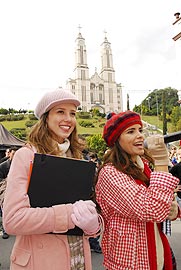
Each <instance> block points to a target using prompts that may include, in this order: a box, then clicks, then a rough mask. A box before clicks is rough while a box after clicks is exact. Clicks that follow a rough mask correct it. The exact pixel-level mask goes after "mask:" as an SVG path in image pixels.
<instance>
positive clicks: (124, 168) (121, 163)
mask: <svg viewBox="0 0 181 270" xmlns="http://www.w3.org/2000/svg"><path fill="white" fill-rule="evenodd" d="M142 157H143V158H144V159H147V160H148V161H149V162H150V163H151V164H154V161H153V159H152V158H151V156H150V155H149V154H148V151H147V150H146V149H145V150H144V155H143V156H142ZM107 163H111V164H112V165H113V166H114V167H115V168H116V169H117V170H119V171H121V172H123V173H125V174H127V175H130V176H132V177H133V178H134V179H139V180H142V181H143V182H145V183H146V184H147V185H148V183H149V179H148V177H147V176H146V175H145V174H144V173H143V171H142V170H141V168H139V167H138V166H137V165H136V164H135V163H134V162H133V161H132V160H131V157H130V155H129V154H128V153H126V152H125V151H124V150H123V149H122V147H121V146H120V144H119V142H118V141H117V142H116V143H115V145H114V146H113V147H112V148H111V149H109V150H108V151H107V152H106V154H105V155H104V158H103V166H104V165H106V164H107Z"/></svg>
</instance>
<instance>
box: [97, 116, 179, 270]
mask: <svg viewBox="0 0 181 270" xmlns="http://www.w3.org/2000/svg"><path fill="white" fill-rule="evenodd" d="M103 138H104V140H105V141H106V143H107V145H108V147H109V150H108V151H107V152H106V154H105V157H104V163H103V166H102V167H101V169H100V170H99V173H98V179H97V184H96V200H97V203H98V204H99V206H100V209H101V214H102V216H103V218H104V221H105V231H104V233H103V238H102V251H103V255H104V262H103V264H104V267H105V269H107V270H117V269H119V270H128V269H129V270H163V269H164V270H172V269H174V268H173V264H172V254H171V249H170V246H169V242H168V240H167V237H166V235H165V234H164V233H163V232H162V228H161V225H162V222H163V221H164V220H165V219H169V220H174V219H176V218H177V217H178V216H180V210H179V208H178V205H177V203H176V202H175V201H174V190H175V188H176V186H177V185H178V179H177V178H175V177H173V176H172V175H171V174H170V173H168V172H164V171H163V170H165V168H168V153H167V149H166V146H165V144H164V141H163V136H152V137H149V138H148V139H147V143H148V149H149V150H150V153H151V154H152V158H151V156H149V155H148V151H147V150H146V149H145V148H144V136H143V125H142V121H141V118H140V115H139V114H137V113H135V112H132V111H126V112H122V113H119V114H114V113H113V114H112V115H111V118H110V119H109V120H108V121H107V123H106V124H105V126H104V132H103ZM154 159H155V169H154V170H153V169H152V170H151V169H150V166H149V165H150V164H151V163H152V164H153V160H154ZM156 169H157V170H159V171H157V170H156Z"/></svg>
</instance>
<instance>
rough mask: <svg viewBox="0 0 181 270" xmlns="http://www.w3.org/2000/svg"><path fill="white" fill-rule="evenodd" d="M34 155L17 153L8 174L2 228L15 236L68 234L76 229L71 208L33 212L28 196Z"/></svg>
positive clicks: (59, 206)
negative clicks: (51, 233) (52, 233)
mask: <svg viewBox="0 0 181 270" xmlns="http://www.w3.org/2000/svg"><path fill="white" fill-rule="evenodd" d="M33 155H34V153H33V151H32V150H30V149H29V148H27V147H22V148H21V149H19V150H18V151H16V153H15V155H14V158H13V160H12V163H11V167H10V171H9V174H8V179H7V180H8V184H7V189H6V193H5V200H4V204H3V225H4V228H5V230H6V232H7V233H9V234H12V235H13V234H14V235H30V234H43V233H50V232H56V233H57V232H60V233H63V232H66V231H67V230H68V229H73V228H74V227H75V225H74V224H73V223H72V221H71V218H70V216H71V213H72V204H62V205H55V206H53V207H48V208H46V207H44V208H39V207H36V208H32V207H31V206H30V201H29V197H28V195H27V184H28V173H29V167H30V163H31V161H32V159H33Z"/></svg>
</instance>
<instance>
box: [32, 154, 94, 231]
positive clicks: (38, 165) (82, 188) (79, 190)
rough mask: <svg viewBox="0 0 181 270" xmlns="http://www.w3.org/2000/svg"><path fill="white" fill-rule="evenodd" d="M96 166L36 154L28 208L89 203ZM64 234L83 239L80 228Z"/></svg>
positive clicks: (85, 161)
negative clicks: (81, 201) (29, 206)
mask: <svg viewBox="0 0 181 270" xmlns="http://www.w3.org/2000/svg"><path fill="white" fill-rule="evenodd" d="M95 167H96V165H95V163H94V162H90V161H87V160H78V159H73V158H64V157H57V156H52V155H45V154H38V153H35V155H34V160H33V165H32V171H31V176H30V182H29V187H28V195H29V198H30V205H31V207H51V206H53V205H57V204H66V203H74V202H75V201H77V200H89V199H90V197H91V194H92V188H93V179H94V176H95ZM65 234H69V235H82V234H83V232H82V230H81V229H80V228H78V227H75V229H72V230H69V231H68V232H66V233H65Z"/></svg>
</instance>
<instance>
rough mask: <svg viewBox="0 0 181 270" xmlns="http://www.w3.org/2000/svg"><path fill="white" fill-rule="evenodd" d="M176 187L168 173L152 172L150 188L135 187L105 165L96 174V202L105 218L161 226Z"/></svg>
mask: <svg viewBox="0 0 181 270" xmlns="http://www.w3.org/2000/svg"><path fill="white" fill-rule="evenodd" d="M177 183H178V179H177V178H175V177H173V176H172V175H171V174H170V173H164V172H153V173H151V178H150V186H149V187H146V186H144V185H138V184H137V183H136V182H135V181H134V179H133V178H132V177H129V176H128V175H126V174H124V173H122V172H120V171H118V170H116V169H115V168H114V167H113V166H111V165H107V166H105V167H103V168H102V169H101V171H100V173H99V177H98V182H97V185H96V198H97V201H98V203H99V205H100V206H101V208H102V210H103V212H104V213H106V215H112V214H113V215H116V214H118V215H122V216H124V217H125V216H126V217H127V218H133V219H138V220H140V221H145V222H147V221H153V222H162V221H163V220H165V219H166V217H167V216H168V213H169V210H170V206H171V203H172V200H173V193H174V189H175V187H176V185H177Z"/></svg>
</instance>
